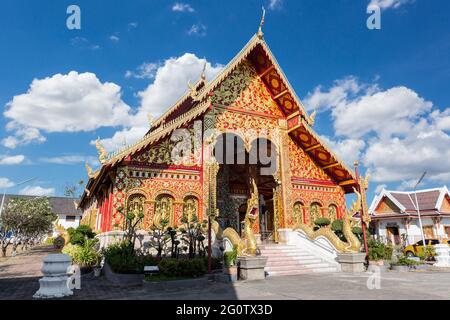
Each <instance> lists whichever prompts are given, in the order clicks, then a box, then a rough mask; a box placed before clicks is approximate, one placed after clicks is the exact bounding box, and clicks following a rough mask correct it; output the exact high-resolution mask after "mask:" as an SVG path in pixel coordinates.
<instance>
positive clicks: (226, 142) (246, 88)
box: [79, 27, 357, 241]
mask: <svg viewBox="0 0 450 320" xmlns="http://www.w3.org/2000/svg"><path fill="white" fill-rule="evenodd" d="M314 116H315V115H314V114H311V115H309V114H308V113H307V112H306V110H305V108H304V106H303V105H302V103H301V101H300V99H299V98H298V96H297V94H296V93H295V91H294V89H293V88H292V86H291V85H290V83H289V81H288V79H287V78H286V76H285V74H284V73H283V71H282V69H281V67H280V66H279V64H278V62H277V60H276V59H275V57H274V55H273V54H272V52H271V50H270V49H269V47H268V45H267V43H266V42H265V40H264V37H263V33H262V31H261V27H260V29H259V31H258V32H257V34H255V35H254V36H253V37H252V38H251V39H250V41H249V42H248V43H247V44H246V45H245V46H244V47H243V48H242V50H241V51H240V52H239V53H238V54H237V55H236V56H235V57H234V58H233V59H232V60H231V61H230V62H229V63H228V65H227V66H226V67H225V68H224V69H223V70H222V71H221V72H220V73H219V74H218V75H217V76H216V77H215V78H214V79H213V80H212V81H210V82H207V81H206V79H205V77H204V74H202V75H200V76H199V80H198V81H197V82H196V83H194V84H189V90H188V92H187V93H186V94H185V95H184V96H182V97H180V99H179V100H178V101H177V102H176V103H175V104H174V105H172V106H171V107H170V108H169V109H168V110H167V111H166V112H165V113H164V114H163V115H162V116H161V117H159V118H158V119H157V120H155V121H151V123H150V128H149V131H148V132H147V134H146V135H145V136H144V137H142V139H141V140H140V141H138V142H137V143H135V144H134V145H132V146H129V147H126V148H124V149H122V150H119V151H117V152H115V153H112V154H108V153H107V152H106V151H105V150H104V149H103V147H102V146H101V144H100V142H98V143H97V149H98V150H99V160H100V162H101V167H100V168H99V169H98V170H96V171H94V170H92V169H91V168H89V167H88V166H87V171H88V175H89V180H88V182H87V185H86V188H85V191H84V193H83V195H82V197H81V200H80V204H79V206H80V208H81V209H82V210H83V212H84V215H83V223H87V224H90V225H91V226H92V227H93V228H94V229H95V230H97V231H99V232H108V231H114V230H122V228H123V224H124V216H123V214H121V213H120V212H119V211H120V210H122V209H123V208H125V209H127V210H138V211H140V212H143V213H144V218H143V220H142V222H141V224H140V226H139V227H140V229H142V230H149V228H150V227H151V226H152V225H154V224H157V223H158V221H159V219H160V217H161V216H164V217H167V218H168V219H169V221H170V225H173V226H177V225H179V224H180V220H181V218H182V217H183V215H187V214H193V213H195V214H196V215H197V216H198V217H199V219H205V218H207V217H208V216H210V215H212V216H214V217H215V219H216V220H217V222H218V223H219V225H220V226H221V227H222V228H227V227H232V228H234V229H235V230H236V231H237V232H238V233H241V231H242V230H241V228H242V223H243V220H244V219H245V212H246V209H247V200H248V199H249V198H250V196H251V193H252V189H253V188H252V181H254V182H255V185H256V188H257V191H258V197H259V198H258V199H259V204H258V209H259V210H258V217H257V222H256V223H255V224H254V225H253V231H254V233H255V234H256V235H257V236H258V238H261V239H265V240H269V241H270V240H272V241H281V240H280V239H282V238H283V237H282V233H283V232H285V231H286V230H292V229H293V228H294V227H295V225H296V224H298V223H302V224H305V225H313V222H314V221H315V219H317V218H319V217H328V218H330V219H331V220H334V219H338V218H341V217H342V216H343V215H344V214H345V212H346V201H345V194H348V193H353V192H354V188H357V182H356V177H355V173H354V172H352V170H350V169H349V168H347V167H346V165H345V164H344V163H343V162H341V161H340V160H339V158H338V157H337V156H336V154H334V153H333V151H332V150H330V148H329V147H327V146H326V145H325V144H324V143H323V141H322V140H321V139H320V138H319V136H318V135H317V134H316V133H315V131H314V128H313V126H314Z"/></svg>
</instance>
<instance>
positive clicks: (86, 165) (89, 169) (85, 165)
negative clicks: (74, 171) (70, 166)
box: [84, 162, 94, 179]
mask: <svg viewBox="0 0 450 320" xmlns="http://www.w3.org/2000/svg"><path fill="white" fill-rule="evenodd" d="M84 167H85V168H86V171H87V175H88V177H89V179H90V178H92V177H94V173H93V171H92V168H91V167H90V166H89V164H88V163H87V162H85V163H84Z"/></svg>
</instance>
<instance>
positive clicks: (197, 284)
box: [141, 276, 208, 290]
mask: <svg viewBox="0 0 450 320" xmlns="http://www.w3.org/2000/svg"><path fill="white" fill-rule="evenodd" d="M141 283H142V284H143V286H144V288H146V289H149V290H171V289H192V288H203V287H205V286H207V285H208V276H204V277H200V278H193V279H185V280H169V281H151V280H142V282H141Z"/></svg>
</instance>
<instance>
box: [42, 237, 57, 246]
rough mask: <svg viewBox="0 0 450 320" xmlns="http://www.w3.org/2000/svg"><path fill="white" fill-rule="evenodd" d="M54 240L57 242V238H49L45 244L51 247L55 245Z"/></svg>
mask: <svg viewBox="0 0 450 320" xmlns="http://www.w3.org/2000/svg"><path fill="white" fill-rule="evenodd" d="M54 240H55V238H53V237H47V239H45V241H44V244H45V245H49V246H51V245H53V241H54Z"/></svg>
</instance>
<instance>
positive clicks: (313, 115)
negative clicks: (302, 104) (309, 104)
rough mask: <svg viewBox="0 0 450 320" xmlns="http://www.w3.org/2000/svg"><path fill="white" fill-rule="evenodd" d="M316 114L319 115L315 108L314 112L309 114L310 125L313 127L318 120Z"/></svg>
mask: <svg viewBox="0 0 450 320" xmlns="http://www.w3.org/2000/svg"><path fill="white" fill-rule="evenodd" d="M316 116H317V110H314V111H313V113H311V115H310V116H309V119H310V121H309V125H310V126H311V127H312V126H314V123H315V122H316Z"/></svg>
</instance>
